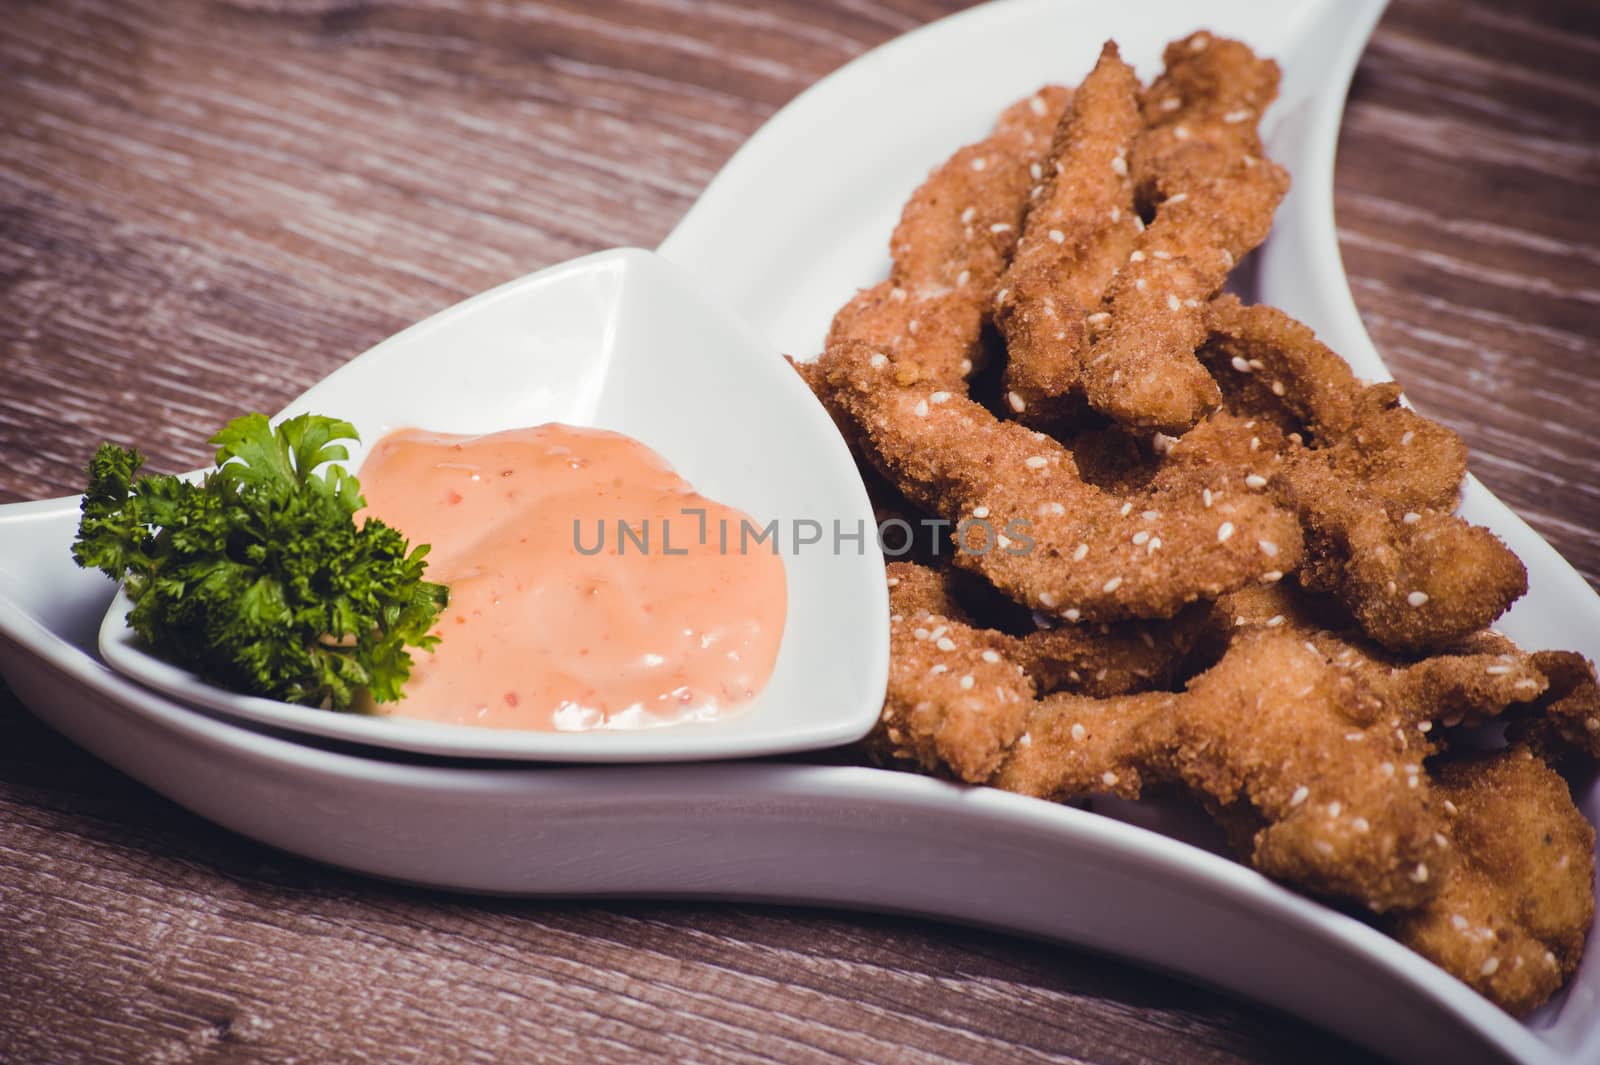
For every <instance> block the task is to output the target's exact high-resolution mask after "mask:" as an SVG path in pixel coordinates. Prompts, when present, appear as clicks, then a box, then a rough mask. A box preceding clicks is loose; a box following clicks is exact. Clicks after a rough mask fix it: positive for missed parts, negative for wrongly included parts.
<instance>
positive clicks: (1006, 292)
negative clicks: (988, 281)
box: [994, 288, 1011, 304]
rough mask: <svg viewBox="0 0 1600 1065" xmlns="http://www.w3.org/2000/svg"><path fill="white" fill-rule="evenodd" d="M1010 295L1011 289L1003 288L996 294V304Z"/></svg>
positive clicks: (1002, 301)
mask: <svg viewBox="0 0 1600 1065" xmlns="http://www.w3.org/2000/svg"><path fill="white" fill-rule="evenodd" d="M1009 295H1011V290H1010V289H1009V288H1003V289H1001V290H1000V291H999V292H996V293H995V294H994V301H995V303H996V304H1000V303H1004V302H1005V301H1006V297H1007V296H1009Z"/></svg>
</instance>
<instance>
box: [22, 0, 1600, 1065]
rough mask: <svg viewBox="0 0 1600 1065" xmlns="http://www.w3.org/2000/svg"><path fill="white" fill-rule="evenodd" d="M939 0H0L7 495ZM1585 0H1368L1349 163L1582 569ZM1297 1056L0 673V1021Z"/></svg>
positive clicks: (269, 389) (1009, 946)
mask: <svg viewBox="0 0 1600 1065" xmlns="http://www.w3.org/2000/svg"><path fill="white" fill-rule="evenodd" d="M956 6H959V5H956V4H943V3H938V2H934V0H825V2H820V3H809V2H802V0H763V2H761V3H759V4H750V5H745V4H737V3H733V2H731V0H715V2H709V3H691V2H689V0H551V2H546V3H527V4H517V3H504V2H503V3H481V4H480V3H469V2H466V0H394V2H392V3H365V2H360V0H231V2H216V3H199V2H193V0H180V2H171V3H167V2H161V0H124V2H116V0H72V2H36V3H17V2H14V0H13V2H10V3H7V4H6V5H5V7H4V16H3V18H0V69H3V71H4V76H5V83H6V84H5V92H4V94H3V96H0V123H3V125H0V146H3V152H0V279H3V280H0V458H3V461H0V500H13V499H28V498H38V497H45V496H54V495H61V494H66V493H70V492H74V491H76V490H78V489H79V488H80V487H81V482H80V477H81V473H80V471H81V469H82V467H83V464H84V462H85V461H86V459H87V458H88V456H89V454H90V452H91V451H92V450H93V448H94V446H95V444H96V443H98V442H99V441H100V440H101V439H102V438H112V439H117V440H121V441H128V442H137V443H138V444H139V445H140V447H141V448H143V449H144V450H146V451H147V453H148V454H149V455H150V456H151V460H152V465H153V466H154V467H155V468H158V469H162V470H180V469H185V468H189V467H192V466H195V465H198V464H200V463H201V462H202V461H203V460H204V458H205V455H206V448H205V446H204V440H205V438H206V437H207V436H208V435H209V434H210V433H211V432H212V431H214V429H215V428H216V427H217V426H219V425H221V424H222V423H223V422H224V421H226V420H227V419H228V418H229V417H231V416H232V415H234V414H236V413H238V412H239V411H240V410H242V409H246V408H250V409H262V410H273V409H276V408H277V407H279V406H280V405H282V404H283V403H284V402H285V401H286V400H288V399H289V398H290V397H292V396H293V395H295V394H296V393H298V392H299V391H301V390H302V389H303V388H305V387H306V386H307V385H309V384H311V383H312V382H313V381H315V380H316V379H318V378H319V377H321V376H322V375H324V374H325V373H327V372H328V371H329V370H331V369H333V368H334V367H335V366H337V365H339V364H340V363H341V362H343V361H344V360H345V359H347V358H348V357H350V356H351V355H353V354H355V353H357V352H360V351H362V350H363V349H365V348H366V347H368V346H370V345H371V344H373V343H374V342H376V341H378V340H380V339H382V338H383V337H384V336H386V335H388V334H390V333H392V332H394V331H395V330H397V329H398V328H400V327H401V326H403V325H405V324H407V323H409V322H411V321H414V320H416V319H419V318H422V317H425V316H426V315H428V314H430V313H432V312H433V311H436V310H438V309H440V308H442V307H444V306H446V305H448V304H450V303H452V302H454V301H455V300H457V299H460V298H461V297H464V296H466V295H468V294H470V293H473V292H475V291H477V290H480V289H482V288H485V287H487V286H489V285H492V284H494V283H496V282H499V281H503V280H506V279H508V278H511V277H514V276H517V275H519V274H522V273H525V272H527V271H530V270H533V269H535V268H538V267H540V266H544V265H547V264H549V263H552V262H556V261H558V260H561V259H565V258H568V257H570V256H572V255H576V254H580V253H583V252H587V251H591V250H595V249H598V248H603V247H607V246H611V245H616V244H638V245H645V246H648V245H651V244H654V243H655V242H657V241H658V240H659V239H660V238H661V237H663V236H664V235H665V234H666V233H667V231H668V230H669V229H670V228H671V226H672V225H673V223H674V222H675V221H676V220H677V219H678V217H679V216H680V215H681V214H682V213H683V211H684V210H685V209H686V208H687V207H688V205H689V204H690V203H691V202H692V201H693V200H694V198H695V197H696V196H697V195H698V194H699V192H700V190H701V189H702V188H703V187H704V185H705V184H706V182H707V181H708V180H709V178H710V177H711V176H712V174H713V173H715V171H716V170H717V168H718V167H719V166H720V165H721V164H722V163H723V162H724V161H725V160H726V159H727V157H728V156H729V155H730V154H731V153H732V152H733V150H734V149H735V148H736V147H737V146H738V145H739V144H740V142H741V141H743V140H744V138H745V137H747V136H748V135H749V134H750V133H751V132H752V131H754V130H755V129H756V127H757V126H759V125H760V124H761V122H762V121H763V120H764V119H765V118H766V117H767V116H768V115H769V114H771V113H772V112H773V111H774V110H775V109H776V108H777V107H779V106H780V105H781V104H783V103H784V102H785V101H786V100H788V99H789V98H791V97H792V96H794V95H795V94H796V93H797V92H799V91H800V90H802V89H804V88H805V87H806V86H808V85H809V84H811V83H812V82H813V81H815V80H816V79H817V78H819V77H820V76H822V75H823V74H825V73H827V72H828V71H830V70H832V69H833V68H835V67H837V66H839V65H840V64H841V63H843V62H845V61H846V60H848V59H850V58H851V57H853V56H855V55H857V54H859V53H861V52H862V51H864V50H866V49H868V48H870V47H872V46H874V45H876V44H879V43H881V42H883V41H885V40H887V39H889V38H890V37H893V36H895V35H896V34H898V33H901V32H903V31H905V30H907V29H910V28H912V27H914V26H916V25H919V24H921V23H923V22H926V21H928V20H930V19H932V18H935V17H937V16H939V15H941V14H944V13H946V12H947V11H948V10H949V9H952V8H954V7H956ZM1597 15H1600V10H1597V9H1596V8H1595V6H1594V5H1593V4H1592V3H1590V2H1587V0H1568V2H1562V0H1534V2H1526V3H1519V4H1517V5H1509V4H1503V3H1493V2H1488V0H1485V2H1481V3H1467V2H1450V0H1395V4H1394V6H1393V8H1392V9H1391V10H1390V12H1389V13H1388V14H1387V15H1386V17H1385V18H1384V21H1383V23H1382V25H1381V26H1380V27H1379V30H1378V32H1377V35H1376V37H1375V38H1374V40H1373V42H1372V45H1371V48H1370V50H1369V52H1368V53H1367V55H1366V57H1365V58H1364V59H1363V61H1362V64H1361V67H1360V70H1359V72H1358V74H1357V77H1356V82H1355V87H1354V90H1353V93H1352V96H1351V100H1350V106H1349V112H1348V116H1347V121H1346V125H1345V133H1344V137H1343V141H1342V143H1341V147H1340V155H1339V167H1338V175H1337V185H1336V188H1337V207H1338V220H1339V231H1340V236H1341V239H1342V242H1343V248H1344V254H1345V260H1346V265H1347V267H1348V269H1349V273H1350V278H1351V282H1352V285H1353V286H1354V289H1355V294H1356V299H1357V302H1358V303H1359V305H1360V307H1361V311H1362V313H1363V315H1364V317H1365V319H1366V321H1367V324H1368V326H1369V328H1370V329H1371V331H1372V334H1373V337H1374V339H1375V340H1376V342H1377V344H1378V346H1379V348H1380V349H1381V350H1382V351H1383V353H1384V354H1385V356H1386V357H1387V359H1388V360H1389V363H1390V365H1391V366H1392V368H1393V369H1394V370H1395V372H1396V374H1397V375H1398V376H1399V377H1400V379H1401V380H1402V381H1404V382H1405V383H1406V384H1407V386H1408V391H1409V393H1410V394H1411V396H1412V397H1413V398H1414V400H1415V401H1416V403H1417V404H1418V405H1419V406H1420V407H1422V408H1423V409H1424V410H1425V411H1426V412H1428V413H1430V414H1432V415H1434V416H1437V417H1439V418H1441V419H1442V420H1444V421H1445V422H1447V423H1448V424H1450V425H1451V426H1452V427H1453V428H1455V429H1457V430H1459V431H1460V432H1461V433H1462V434H1463V435H1464V436H1465V437H1466V439H1467V441H1468V442H1469V443H1470V444H1471V445H1472V447H1473V449H1474V457H1473V469H1474V470H1475V471H1476V472H1477V474H1478V475H1479V476H1480V477H1481V478H1482V479H1483V480H1484V481H1486V482H1487V483H1488V484H1489V486H1490V487H1491V488H1492V489H1493V490H1494V491H1495V492H1496V493H1497V494H1499V495H1500V497H1501V498H1502V499H1504V500H1505V501H1506V502H1507V503H1509V504H1510V505H1511V506H1512V507H1513V508H1515V509H1516V510H1517V511H1518V512H1519V513H1521V514H1522V515H1523V516H1524V517H1525V518H1527V519H1528V521H1530V522H1531V523H1532V524H1533V525H1534V526H1535V527H1536V528H1537V529H1539V531H1540V532H1542V533H1543V534H1544V535H1545V536H1546V537H1547V538H1549V539H1550V541H1551V542H1552V543H1553V544H1555V545H1556V547H1557V548H1559V549H1560V550H1561V551H1562V552H1563V553H1564V554H1565V555H1566V556H1567V557H1568V558H1569V559H1570V560H1571V561H1572V563H1573V564H1574V565H1575V566H1577V567H1578V568H1579V570H1581V571H1582V572H1583V574H1584V575H1585V576H1586V577H1587V578H1588V579H1589V580H1590V581H1591V582H1594V583H1596V584H1600V536H1597V535H1596V532H1595V530H1596V529H1597V527H1600V455H1597V449H1596V448H1595V446H1594V443H1593V441H1594V438H1595V436H1596V430H1597V429H1600V413H1597V412H1600V347H1597V342H1596V337H1597V335H1600V211H1597V210H1596V208H1595V202H1596V194H1597V192H1600V148H1597V145H1600V78H1597V76H1596V74H1595V71H1597V70H1600V17H1597ZM656 1059H661V1060H684V1061H699V1062H762V1061H805V1062H829V1061H844V1060H850V1061H856V1060H859V1061H885V1062H887V1061H897V1062H898V1061H913V1062H955V1061H1007V1062H1009V1061H1017V1062H1079V1061H1082V1062H1164V1061H1200V1062H1289V1061H1295V1062H1307V1061H1329V1062H1332V1061H1355V1060H1361V1055H1360V1053H1359V1052H1358V1051H1356V1050H1354V1049H1353V1048H1351V1047H1349V1046H1348V1045H1345V1044H1342V1043H1340V1042H1338V1041H1337V1040H1336V1039H1334V1038H1332V1037H1330V1036H1328V1035H1326V1034H1324V1033H1320V1032H1316V1031H1314V1030H1312V1029H1310V1028H1308V1027H1306V1026H1304V1025H1302V1024H1300V1023H1299V1022H1297V1021H1293V1020H1290V1019H1287V1018H1283V1017H1280V1016H1278V1015H1275V1014H1272V1013H1270V1012H1267V1011H1263V1010H1261V1009H1260V1008H1258V1007H1255V1006H1252V1005H1250V1004H1248V1003H1242V1002H1239V1001H1236V1000H1233V999H1231V998H1228V997H1225V996H1223V995H1220V994H1217V993H1215V992H1212V991H1209V990H1205V989H1201V988H1196V987H1193V986H1190V985H1187V984H1184V983H1180V982H1177V981H1175V980H1172V979H1169V978H1166V977H1164V976H1160V975H1157V974H1153V973H1150V972H1146V971H1142V970H1137V969H1133V968H1131V967H1128V966H1126V965H1123V964H1121V963H1118V962H1114V961H1110V960H1107V959H1103V958H1099V957H1094V956H1091V955H1087V954H1084V953H1082V952H1078V951H1074V950H1070V949H1065V948H1060V947H1055V946H1047V945H1042V944H1037V943H1031V942H1026V941H1021V940H1017V939H1013V938H1008V937H1005V936H1000V935H995V934H992V933H987V932H978V931H972V930H965V929H958V928H951V927H946V926H941V925H937V924H933V923H927V922H917V921H909V920H900V919H888V918H880V917H870V916H860V915H849V914H837V913H824V912H813V911H806V910H797V909H785V908H754V907H734V906H725V905H716V906H713V905H689V904H644V903H630V904H626V905H605V906H596V905H586V904H575V903H574V904H551V903H547V902H507V901H497V902H483V901H479V900H473V899H465V898H459V897H451V896H445V895H439V894H432V893H427V892H422V891H416V890H410V889H403V888H396V887H391V886H387V885H383V884H378V883H373V882H370V881H366V880H362V879H359V878H356V877H351V876H346V875H343V874H340V873H337V872H332V871H329V870H327V869H324V868H321V867H318V866H314V865H311V864H309V863H306V862H302V861H299V860H297V859H294V858H290V857H287V856H285V855H283V854H280V853H278V852H275V851H272V850H269V849H267V848H264V847H261V846H258V845H255V844H253V843H250V842H248V841H245V840H243V839H240V838H239V837H236V836H233V835H231V834H229V833H227V832H224V831H222V830H220V829H217V828H214V827H212V826H209V825H208V824H206V823H205V822H203V821H201V820H199V819H197V818H195V817H193V816H192V815H189V814H187V813H185V812H183V811H182V810H180V809H178V808H176V807H175V806H173V805H171V804H170V803H168V802H166V801H165V800H163V799H161V798H160V797H158V796H156V795H154V794H152V793H151V792H149V791H147V790H145V789H144V788H142V787H141V786H139V785H137V784H134V783H132V782H131V781H129V780H127V779H126V778H124V777H122V776H121V775H119V774H118V773H116V772H115V771H113V770H110V769H108V768H107V767H105V766H103V765H101V764H100V763H98V762H96V761H95V760H94V759H92V758H90V757H89V756H87V755H85V754H82V753H80V752H79V751H77V750H76V749H75V748H73V747H71V746H70V745H68V744H67V743H66V742H65V741H63V740H61V739H60V738H58V737H56V736H55V735H54V734H53V733H51V732H49V731H48V730H47V729H46V728H45V727H43V726H42V725H40V724H38V723H37V722H35V721H34V720H33V719H32V718H31V717H30V716H29V715H28V714H27V712H26V711H25V710H24V709H23V708H22V707H21V706H20V705H19V704H18V703H17V701H16V699H15V698H14V697H13V696H11V695H10V693H9V692H7V691H5V690H4V689H3V688H0V1061H3V1062H7V1063H10V1062H30V1063H32V1062H40V1063H45V1062H49V1063H57V1062H124V1061H150V1062H190V1061H217V1062H258V1061H259V1062H290V1061H300V1062H320V1061H357V1062H379V1061H394V1062H438V1061H454V1060H466V1061H485V1062H487V1061H509V1060H526V1061H532V1060H540V1061H552V1062H563V1063H565V1062H573V1063H577V1062H633V1061H639V1060H656Z"/></svg>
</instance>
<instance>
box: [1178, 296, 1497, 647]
mask: <svg viewBox="0 0 1600 1065" xmlns="http://www.w3.org/2000/svg"><path fill="white" fill-rule="evenodd" d="M1209 313H1210V318H1209V320H1210V329H1211V337H1210V340H1209V341H1208V343H1207V345H1206V347H1205V349H1204V351H1203V353H1202V357H1203V359H1204V361H1205V363H1206V365H1207V366H1208V367H1209V368H1210V370H1211V372H1212V373H1213V374H1214V375H1215V378H1216V380H1217V381H1218V382H1220V384H1221V386H1222V389H1223V391H1224V392H1225V393H1226V394H1227V396H1228V405H1229V409H1231V410H1234V411H1237V412H1239V413H1241V414H1243V413H1250V414H1252V415H1254V416H1256V417H1259V418H1263V419H1266V420H1269V421H1271V422H1272V423H1273V424H1274V425H1275V426H1277V427H1279V428H1280V429H1281V430H1283V431H1284V432H1285V433H1287V434H1288V435H1287V438H1286V441H1285V443H1284V444H1282V445H1279V448H1280V450H1281V453H1282V455H1283V458H1284V460H1285V461H1284V462H1283V465H1282V468H1283V472H1284V477H1283V478H1282V479H1281V480H1280V482H1279V483H1280V485H1282V486H1285V487H1286V488H1287V492H1286V493H1284V499H1285V502H1286V503H1288V504H1291V505H1293V506H1294V507H1295V508H1296V510H1297V512H1298V513H1299V515H1300V523H1301V527H1302V529H1303V530H1304V532H1305V536H1306V546H1307V561H1306V564H1305V566H1304V567H1303V568H1302V569H1301V571H1300V574H1299V579H1300V581H1301V583H1302V584H1304V585H1305V586H1306V587H1307V588H1309V589H1311V590H1313V591H1318V592H1327V593H1331V594H1332V595H1333V596H1335V597H1336V598H1337V599H1338V600H1339V601H1340V602H1341V603H1342V604H1344V606H1345V607H1346V608H1347V609H1348V610H1349V611H1350V612H1351V614H1352V615H1354V617H1355V619H1356V620H1357V622H1359V623H1360V625H1361V627H1362V629H1363V631H1365V632H1366V633H1367V634H1368V635H1369V636H1371V637H1372V638H1373V639H1375V640H1377V641H1378V642H1379V643H1381V644H1383V645H1384V646H1386V647H1390V648H1394V649H1397V650H1411V651H1418V650H1425V649H1429V648H1439V647H1445V646H1448V645H1449V644H1451V643H1453V642H1454V641H1456V640H1459V639H1461V638H1462V637H1464V636H1466V635H1467V634H1469V633H1472V632H1475V631H1477V630H1478V629H1481V628H1483V627H1484V626H1485V625H1487V624H1489V623H1490V622H1492V621H1493V620H1494V619H1495V618H1497V617H1499V616H1500V615H1501V614H1502V613H1504V612H1505V609H1506V608H1507V607H1508V606H1510V604H1511V603H1512V601H1513V600H1515V599H1516V598H1517V597H1518V596H1520V595H1522V594H1523V592H1525V591H1526V590H1527V571H1526V570H1525V569H1524V568H1523V566H1522V563H1521V562H1520V561H1518V559H1517V557H1516V556H1515V555H1514V554H1512V553H1511V551H1510V550H1509V549H1508V548H1506V546H1505V545H1504V544H1502V543H1501V542H1500V540H1499V539H1498V538H1497V537H1495V536H1494V534H1493V533H1491V532H1489V531H1488V530H1487V529H1484V528H1481V527H1478V526H1474V525H1471V524H1468V523H1467V522H1465V521H1463V520H1462V519H1460V518H1458V517H1456V516H1455V515H1454V514H1452V513H1451V510H1452V508H1453V507H1454V506H1455V502H1456V497H1457V491H1458V486H1459V485H1460V482H1461V478H1462V476H1463V475H1464V474H1465V471H1466V448H1465V447H1464V446H1463V445H1462V443H1461V440H1460V438H1459V437H1457V436H1456V434H1455V433H1453V432H1451V431H1450V430H1448V429H1446V428H1445V427H1444V426H1442V425H1439V424H1438V423H1436V422H1433V421H1430V420H1428V419H1426V418H1423V417H1422V416H1421V415H1419V414H1417V413H1416V412H1414V411H1411V410H1408V409H1406V408H1405V407H1402V406H1400V405H1399V389H1398V387H1397V386H1395V385H1394V384H1393V383H1386V384H1379V385H1371V386H1367V385H1363V384H1362V383H1361V382H1360V381H1359V380H1357V379H1356V377H1355V376H1354V374H1352V373H1351V371H1350V367H1349V366H1348V364H1346V363H1345V362H1344V360H1343V359H1341V358H1340V357H1339V356H1338V355H1336V354H1334V353H1333V352H1332V351H1330V350H1329V349H1328V348H1327V346H1326V345H1324V344H1322V343H1321V342H1320V341H1318V340H1317V338H1316V336H1315V335H1314V334H1313V333H1312V331H1311V330H1310V329H1308V328H1307V327H1306V326H1304V325H1302V324H1301V323H1299V322H1297V321H1295V320H1294V319H1292V318H1290V317H1289V316H1288V315H1286V314H1284V313H1283V312H1282V311H1279V310H1277V309H1276V308H1272V307H1264V306H1256V307H1245V306H1244V305H1242V304H1241V303H1240V302H1239V301H1238V300H1237V299H1236V298H1234V297H1232V296H1223V297H1219V298H1218V299H1216V300H1214V301H1213V302H1212V304H1211V306H1210V312H1209ZM1306 437H1309V439H1308V440H1307V439H1305V438H1306ZM1297 438H1298V439H1300V440H1302V441H1304V442H1303V443H1297V442H1296V440H1297Z"/></svg>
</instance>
